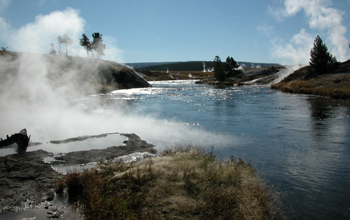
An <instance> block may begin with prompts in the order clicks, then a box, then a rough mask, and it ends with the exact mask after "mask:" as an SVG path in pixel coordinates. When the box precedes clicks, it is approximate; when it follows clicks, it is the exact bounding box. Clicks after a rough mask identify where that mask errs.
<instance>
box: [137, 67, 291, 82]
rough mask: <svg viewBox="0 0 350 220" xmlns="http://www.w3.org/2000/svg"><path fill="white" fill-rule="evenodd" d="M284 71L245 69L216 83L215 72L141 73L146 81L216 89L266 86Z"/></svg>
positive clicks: (276, 68)
mask: <svg viewBox="0 0 350 220" xmlns="http://www.w3.org/2000/svg"><path fill="white" fill-rule="evenodd" d="M282 69H284V67H283V66H273V67H259V68H245V69H244V70H242V72H241V73H240V74H238V75H237V76H235V77H231V78H228V79H225V80H223V81H218V80H216V79H215V77H214V74H215V72H203V71H150V70H147V71H141V73H142V75H143V76H144V77H145V78H146V79H147V80H148V81H162V80H198V81H196V83H197V84H208V85H213V86H218V87H229V86H242V85H251V84H255V85H256V84H258V85H266V84H268V83H270V82H272V81H273V80H275V79H276V78H277V77H278V75H277V73H278V72H279V71H280V70H282Z"/></svg>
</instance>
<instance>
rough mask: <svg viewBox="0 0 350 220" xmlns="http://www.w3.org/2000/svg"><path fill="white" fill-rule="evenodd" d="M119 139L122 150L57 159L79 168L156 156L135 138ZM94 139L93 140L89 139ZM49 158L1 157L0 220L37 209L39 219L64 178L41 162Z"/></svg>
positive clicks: (40, 155)
mask: <svg viewBox="0 0 350 220" xmlns="http://www.w3.org/2000/svg"><path fill="white" fill-rule="evenodd" d="M122 135H124V136H126V137H128V140H127V141H125V145H124V146H113V147H109V148H107V149H99V150H90V151H77V152H71V153H67V154H65V155H64V156H60V157H57V158H56V159H59V160H64V161H65V162H66V164H81V163H89V162H97V161H99V160H104V159H106V158H114V157H118V156H122V155H127V154H131V153H134V152H150V153H156V150H155V149H154V148H153V147H154V146H153V145H152V144H149V143H147V142H146V141H144V140H142V139H141V138H140V137H139V136H137V135H136V134H122ZM93 137H95V136H91V138H93ZM84 138H89V136H84ZM69 141H79V137H77V138H71V139H67V140H63V141H62V143H65V142H69ZM48 156H52V153H49V152H46V151H43V150H38V151H32V152H26V153H25V154H24V155H19V154H13V155H7V156H4V157H0V195H1V197H0V219H4V218H5V217H4V216H11V214H10V213H8V212H19V211H23V210H25V209H26V208H27V211H25V212H24V214H23V213H22V214H18V215H16V216H21V218H24V217H29V216H30V215H31V214H30V213H33V211H29V210H32V209H36V208H39V209H37V213H38V215H42V213H43V212H45V210H44V211H43V207H42V204H43V202H46V203H47V202H50V201H52V200H53V199H54V195H55V191H56V189H57V183H58V182H59V180H60V179H61V178H62V177H64V175H62V174H59V173H57V172H56V171H54V170H53V169H52V168H51V164H49V163H45V162H44V161H43V158H45V157H48ZM28 209H29V210H28ZM47 212H49V211H47ZM26 213H27V214H26ZM12 216H13V214H12ZM23 216H24V217H23ZM31 217H33V216H31ZM10 219H12V218H10ZM37 219H38V218H37ZM39 219H40V218H39Z"/></svg>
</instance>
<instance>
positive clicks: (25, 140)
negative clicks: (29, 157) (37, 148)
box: [0, 128, 30, 154]
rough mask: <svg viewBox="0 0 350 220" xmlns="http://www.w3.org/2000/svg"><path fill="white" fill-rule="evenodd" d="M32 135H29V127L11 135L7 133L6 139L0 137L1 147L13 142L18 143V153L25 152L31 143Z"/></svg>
mask: <svg viewBox="0 0 350 220" xmlns="http://www.w3.org/2000/svg"><path fill="white" fill-rule="evenodd" d="M29 140H30V136H29V137H28V135H27V129H25V128H24V129H22V130H21V131H20V132H18V133H16V134H13V135H11V136H10V137H9V136H8V135H7V136H6V139H5V140H3V139H2V138H1V139H0V148H5V147H7V146H9V145H11V144H14V143H16V144H17V153H18V154H25V152H26V151H27V147H28V144H29Z"/></svg>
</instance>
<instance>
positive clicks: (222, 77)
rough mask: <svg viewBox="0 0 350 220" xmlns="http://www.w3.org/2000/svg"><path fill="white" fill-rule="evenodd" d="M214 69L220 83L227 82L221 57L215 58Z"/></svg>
mask: <svg viewBox="0 0 350 220" xmlns="http://www.w3.org/2000/svg"><path fill="white" fill-rule="evenodd" d="M214 68H215V74H214V77H215V79H216V80H219V81H223V80H225V73H224V66H223V64H222V62H221V59H220V57H219V56H215V58H214Z"/></svg>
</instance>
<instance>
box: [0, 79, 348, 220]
mask: <svg viewBox="0 0 350 220" xmlns="http://www.w3.org/2000/svg"><path fill="white" fill-rule="evenodd" d="M151 84H152V85H153V87H151V88H140V89H129V90H117V91H113V92H111V93H108V94H100V95H92V96H89V97H84V98H81V99H76V100H71V101H70V104H69V106H68V107H66V105H63V104H62V103H58V104H56V105H53V104H51V105H46V106H44V107H43V106H39V107H36V106H37V105H33V106H32V108H33V109H34V110H30V111H29V110H28V108H29V107H27V110H26V112H28V115H27V116H26V117H22V118H21V120H22V122H23V123H20V124H21V125H23V126H25V127H26V128H27V129H28V132H29V134H30V135H32V138H31V140H32V141H33V142H42V143H43V144H42V145H37V146H30V147H28V151H32V150H37V149H44V150H47V151H49V152H54V153H59V152H63V153H64V152H70V151H77V150H85V149H86V148H87V149H91V148H105V147H109V146H111V145H114V146H119V145H121V144H122V143H123V141H124V140H125V137H120V136H118V135H113V136H108V138H102V139H99V140H97V139H94V140H92V142H91V143H85V142H81V143H78V142H77V145H73V144H72V145H67V144H66V145H59V146H58V145H53V144H50V142H49V141H50V140H60V139H61V140H62V139H65V138H71V137H76V136H80V135H98V134H102V133H111V132H120V133H136V134H137V135H139V136H140V137H141V138H142V139H144V140H146V141H147V142H148V143H151V144H154V145H155V147H156V149H157V150H158V152H161V151H162V150H164V149H166V148H169V147H172V146H174V145H176V144H179V143H182V144H188V143H191V144H200V145H202V146H204V147H206V148H207V149H208V151H209V150H210V149H211V148H212V147H213V150H214V152H215V154H216V155H217V157H218V158H220V159H229V158H230V156H231V155H235V156H236V157H241V158H243V159H244V160H245V161H250V162H251V163H252V164H253V166H254V167H255V168H256V169H257V170H258V173H259V175H261V176H262V178H264V180H265V181H266V182H267V184H268V186H269V187H270V189H271V190H272V191H275V192H276V194H279V195H280V198H281V202H282V204H283V207H284V210H283V212H284V214H285V216H286V217H287V218H288V219H350V160H349V158H350V104H349V102H345V101H340V100H331V99H327V98H320V97H315V96H309V95H294V94H286V93H282V92H280V91H276V90H271V89H269V87H268V86H244V87H230V88H214V87H212V86H208V85H200V84H195V83H194V81H193V80H189V81H162V82H151ZM53 103H54V102H53ZM29 109H30V108H29ZM17 115H18V114H17ZM17 115H16V116H17ZM38 118H40V120H38ZM24 119H25V120H24ZM26 120H28V121H26ZM12 124H14V125H16V126H18V125H17V124H16V123H12ZM12 124H8V127H9V126H10V125H12ZM7 129H8V128H7ZM17 129H18V128H17ZM4 135H5V134H4ZM4 135H2V136H1V137H4ZM10 153H14V149H13V148H10V149H2V150H1V151H0V155H6V154H10Z"/></svg>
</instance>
